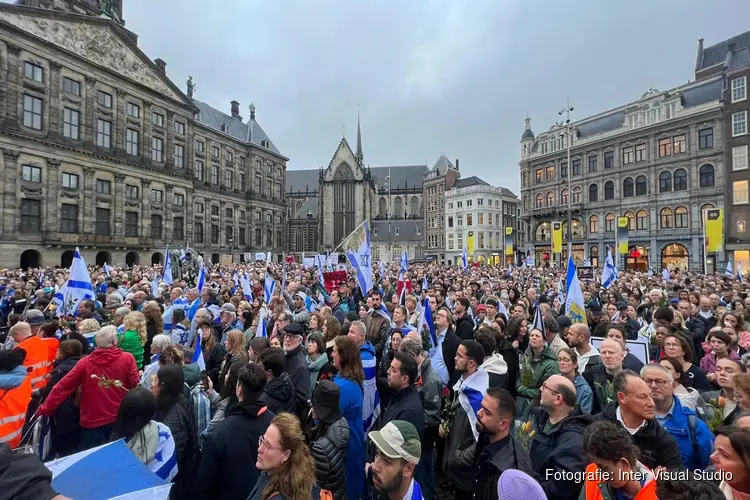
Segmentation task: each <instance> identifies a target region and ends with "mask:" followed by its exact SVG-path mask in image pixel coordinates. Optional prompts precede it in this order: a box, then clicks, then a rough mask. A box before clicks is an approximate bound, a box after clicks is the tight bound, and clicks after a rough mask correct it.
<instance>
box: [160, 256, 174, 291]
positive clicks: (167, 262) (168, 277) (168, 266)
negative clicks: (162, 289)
mask: <svg viewBox="0 0 750 500" xmlns="http://www.w3.org/2000/svg"><path fill="white" fill-rule="evenodd" d="M161 280H162V281H163V282H164V283H166V284H167V285H171V284H172V283H174V280H173V279H172V259H170V258H169V247H167V251H166V253H165V254H164V276H162V278H161Z"/></svg>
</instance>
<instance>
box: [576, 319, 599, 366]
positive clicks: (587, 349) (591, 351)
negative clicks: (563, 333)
mask: <svg viewBox="0 0 750 500" xmlns="http://www.w3.org/2000/svg"><path fill="white" fill-rule="evenodd" d="M568 345H569V346H570V347H572V348H573V349H575V351H576V354H577V355H578V371H579V372H581V373H583V372H585V371H586V370H587V369H588V368H592V367H594V366H596V365H600V364H602V360H601V357H600V356H599V351H597V350H596V347H594V346H593V345H591V330H589V327H588V326H586V325H584V324H583V323H576V324H575V325H573V326H571V327H570V330H568Z"/></svg>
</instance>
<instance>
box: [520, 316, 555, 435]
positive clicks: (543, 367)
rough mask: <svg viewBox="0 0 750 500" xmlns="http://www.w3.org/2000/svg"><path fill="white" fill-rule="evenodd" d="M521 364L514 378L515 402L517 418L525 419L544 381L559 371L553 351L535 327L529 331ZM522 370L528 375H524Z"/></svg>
mask: <svg viewBox="0 0 750 500" xmlns="http://www.w3.org/2000/svg"><path fill="white" fill-rule="evenodd" d="M521 365H522V366H521V377H519V378H518V379H517V380H516V399H517V402H516V404H517V405H518V415H519V418H520V419H521V420H524V421H525V420H526V417H527V415H528V413H529V409H530V408H531V405H532V404H534V403H535V402H536V400H537V398H538V397H539V390H540V389H541V387H542V384H543V383H544V381H545V380H547V378H549V377H550V375H554V374H556V373H560V369H559V368H558V366H557V358H556V357H555V353H554V352H552V349H550V348H549V347H547V345H546V343H545V340H544V334H543V333H542V332H541V331H539V330H537V329H536V328H533V329H532V330H531V333H529V348H528V349H527V350H526V354H525V356H524V358H523V361H522V363H521ZM524 371H526V372H528V373H529V376H524Z"/></svg>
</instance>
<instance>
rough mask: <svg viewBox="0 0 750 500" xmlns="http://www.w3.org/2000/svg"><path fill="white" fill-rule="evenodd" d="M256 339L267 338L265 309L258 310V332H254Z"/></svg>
mask: <svg viewBox="0 0 750 500" xmlns="http://www.w3.org/2000/svg"><path fill="white" fill-rule="evenodd" d="M255 336H256V337H263V338H268V322H267V321H266V308H265V307H261V308H260V316H259V317H258V330H257V331H256V332H255Z"/></svg>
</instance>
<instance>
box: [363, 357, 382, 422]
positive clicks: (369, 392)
mask: <svg viewBox="0 0 750 500" xmlns="http://www.w3.org/2000/svg"><path fill="white" fill-rule="evenodd" d="M365 345H366V346H369V349H370V350H367V349H366V348H365V347H364V346H363V347H362V348H361V349H360V351H359V353H360V356H361V358H362V368H363V369H364V372H365V382H364V384H362V392H363V393H364V394H363V398H362V420H363V422H364V428H365V432H369V431H370V429H371V428H372V426H373V425H375V422H376V421H377V419H378V417H379V416H380V394H378V386H377V371H378V362H377V360H376V359H375V353H374V351H375V350H374V349H373V347H372V344H369V343H367V344H365Z"/></svg>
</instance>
